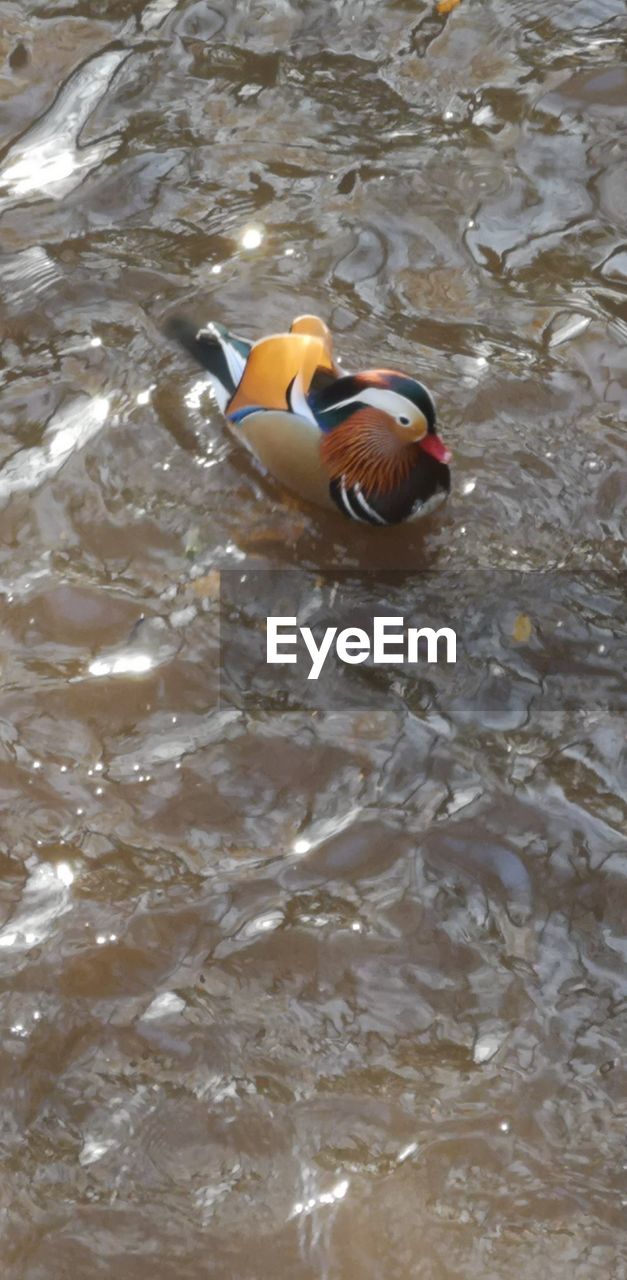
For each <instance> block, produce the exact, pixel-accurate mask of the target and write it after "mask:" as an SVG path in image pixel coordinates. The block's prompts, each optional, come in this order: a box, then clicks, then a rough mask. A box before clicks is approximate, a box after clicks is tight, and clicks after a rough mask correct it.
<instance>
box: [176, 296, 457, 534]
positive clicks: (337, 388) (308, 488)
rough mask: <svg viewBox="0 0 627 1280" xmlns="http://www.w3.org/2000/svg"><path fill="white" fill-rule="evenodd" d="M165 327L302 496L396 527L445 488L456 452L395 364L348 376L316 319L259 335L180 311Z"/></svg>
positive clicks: (266, 463) (230, 415) (422, 393)
mask: <svg viewBox="0 0 627 1280" xmlns="http://www.w3.org/2000/svg"><path fill="white" fill-rule="evenodd" d="M166 332H167V333H168V334H169V336H170V337H173V338H175V339H176V340H177V341H178V342H179V343H181V344H182V346H183V347H184V348H185V350H186V351H187V352H188V353H189V354H190V355H191V356H193V357H194V359H195V360H196V361H197V362H198V363H199V364H200V365H202V367H203V368H204V369H206V370H207V372H208V374H209V378H210V381H211V383H212V386H213V390H214V392H215V396H216V399H217V402H218V405H219V407H220V409H221V411H222V413H223V414H224V416H225V417H226V420H227V422H228V423H229V425H230V426H231V427H232V429H233V431H234V433H235V435H236V436H237V437H238V438H240V439H241V440H243V441H244V443H245V444H246V445H247V446H248V448H249V449H250V450H251V451H252V453H253V454H255V456H256V457H257V459H258V460H259V462H260V463H261V464H262V466H263V467H264V468H265V469H266V471H268V472H270V473H271V474H272V475H274V476H276V477H277V479H278V480H279V481H280V482H281V483H282V484H283V485H285V487H286V488H287V489H290V490H292V492H294V493H296V494H298V495H299V496H300V497H301V498H305V499H307V500H308V501H310V502H314V503H317V504H318V505H320V506H326V507H333V506H335V507H338V508H339V510H340V511H341V512H342V513H343V514H344V515H345V516H350V517H351V519H353V520H359V521H362V522H363V523H366V524H370V525H390V524H399V523H400V522H401V521H403V520H407V519H409V518H410V517H411V516H414V515H417V514H418V513H419V512H420V510H421V509H422V508H424V506H425V504H426V503H427V502H428V501H429V499H431V498H433V497H435V495H436V494H440V495H444V494H446V493H447V492H448V490H449V488H450V472H449V469H448V466H447V463H448V462H449V460H450V456H451V455H450V452H449V450H448V449H447V447H446V445H445V444H444V442H443V441H442V440H441V438H440V436H439V435H438V434H437V432H436V429H435V406H434V404H433V400H432V398H431V395H430V393H429V392H428V391H427V388H426V387H424V386H423V385H422V383H421V382H418V381H417V380H416V379H415V378H410V377H408V376H407V375H406V374H404V373H398V372H396V371H395V370H391V369H372V370H367V371H366V372H365V373H345V372H344V371H343V370H342V369H341V368H340V367H339V366H338V365H337V364H336V361H335V359H334V356H333V348H332V341H331V335H330V333H329V330H328V329H327V326H326V325H325V324H324V322H323V321H322V320H319V319H318V317H317V316H299V317H298V318H297V319H296V320H294V322H293V324H292V326H291V329H290V331H289V333H280V334H273V335H272V336H271V337H268V338H261V339H260V340H259V341H258V342H248V341H246V340H245V339H244V338H240V337H237V336H236V335H235V334H232V333H229V332H228V330H227V329H225V328H224V327H223V325H220V324H216V323H212V324H209V325H207V326H206V327H203V328H198V326H197V325H195V324H193V323H191V322H190V321H189V320H186V319H184V318H182V317H175V318H173V319H171V320H170V321H169V323H168V325H167V329H166Z"/></svg>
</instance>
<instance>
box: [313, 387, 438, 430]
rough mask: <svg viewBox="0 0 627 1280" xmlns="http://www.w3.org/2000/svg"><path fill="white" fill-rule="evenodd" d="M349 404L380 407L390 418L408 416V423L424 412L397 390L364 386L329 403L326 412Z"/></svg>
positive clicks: (422, 415) (331, 411) (422, 416)
mask: <svg viewBox="0 0 627 1280" xmlns="http://www.w3.org/2000/svg"><path fill="white" fill-rule="evenodd" d="M428 394H429V393H428V392H427V395H428ZM429 400H431V396H429ZM431 403H433V402H432V401H431ZM349 404H367V405H371V406H372V408H373V409H381V410H382V411H383V412H384V413H389V415H390V417H392V418H397V419H398V418H401V417H404V418H409V421H410V423H412V422H415V421H416V418H417V417H420V418H424V414H423V413H422V412H421V410H420V409H419V408H418V407H417V405H415V404H414V402H413V400H409V399H408V398H407V396H401V395H399V393H398V391H389V390H388V389H387V388H385V387H366V388H365V389H364V390H363V391H360V392H358V394H357V395H354V396H349V398H348V400H340V401H338V403H337V404H333V405H330V406H329V408H328V410H326V412H327V413H333V412H334V410H335V409H344V408H345V407H346V406H347V405H349Z"/></svg>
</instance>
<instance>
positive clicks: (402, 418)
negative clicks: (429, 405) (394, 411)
mask: <svg viewBox="0 0 627 1280" xmlns="http://www.w3.org/2000/svg"><path fill="white" fill-rule="evenodd" d="M409 421H410V420H409V418H406V417H405V414H404V413H401V415H400V417H399V422H400V424H401V426H402V427H408V426H409Z"/></svg>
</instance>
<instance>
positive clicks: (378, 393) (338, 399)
mask: <svg viewBox="0 0 627 1280" xmlns="http://www.w3.org/2000/svg"><path fill="white" fill-rule="evenodd" d="M312 408H313V411H314V413H315V415H316V418H317V420H318V423H319V424H320V426H321V428H322V430H323V432H324V440H323V443H322V454H323V458H324V460H325V462H326V464H327V466H328V468H329V470H330V472H331V474H332V475H333V476H334V477H339V476H342V477H343V478H344V480H345V482H346V484H348V485H359V486H360V488H361V489H363V490H364V492H372V491H377V492H379V493H389V492H390V491H392V490H393V489H394V488H395V487H397V486H398V485H400V484H402V482H403V481H404V480H405V479H406V477H407V475H408V474H409V472H410V471H411V470H412V469H413V468H414V467H416V466H417V465H419V464H420V460H421V458H422V460H423V461H425V462H426V458H425V455H427V456H428V457H429V458H430V459H433V460H434V461H435V462H436V463H439V464H440V466H442V467H445V468H446V470H447V472H448V468H447V467H446V464H447V463H448V462H449V461H450V457H451V453H450V450H449V449H448V448H447V446H446V445H445V444H444V441H443V440H442V439H441V438H440V436H439V435H438V434H437V431H436V415H435V405H434V403H433V400H432V398H431V395H430V393H429V391H428V390H427V388H426V387H425V386H423V384H422V383H421V382H418V381H417V379H416V378H410V377H408V376H407V375H406V374H403V373H397V372H396V371H395V370H392V369H373V370H368V371H367V372H365V373H358V374H350V375H348V376H346V377H343V378H338V379H337V380H336V381H335V382H333V383H332V384H331V385H330V386H327V387H325V388H324V389H323V390H322V391H321V392H320V393H319V394H318V395H317V396H315V397H314V398H312ZM427 465H428V464H427Z"/></svg>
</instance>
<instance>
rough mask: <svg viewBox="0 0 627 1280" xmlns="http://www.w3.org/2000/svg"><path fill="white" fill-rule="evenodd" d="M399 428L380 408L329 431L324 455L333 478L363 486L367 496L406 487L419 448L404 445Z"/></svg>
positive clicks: (365, 411) (363, 411) (360, 412)
mask: <svg viewBox="0 0 627 1280" xmlns="http://www.w3.org/2000/svg"><path fill="white" fill-rule="evenodd" d="M395 425H396V424H395V423H394V420H393V418H391V417H390V416H389V415H388V414H386V413H382V411H381V410H380V409H359V410H358V411H357V412H356V413H353V414H351V417H350V418H349V419H348V420H347V421H346V422H344V423H342V426H341V427H336V428H335V429H334V430H333V431H329V433H328V434H327V435H325V436H324V438H323V440H322V444H321V452H322V458H323V461H324V463H325V466H326V467H327V469H328V471H329V475H330V476H331V479H332V480H339V479H340V477H341V476H343V477H344V481H345V483H346V485H347V487H348V488H350V487H351V486H353V485H359V486H360V487H361V489H362V490H363V491H364V493H390V492H392V491H393V490H394V489H396V488H397V487H398V485H400V484H402V482H403V480H405V479H406V477H407V476H408V475H409V472H410V471H411V469H412V466H414V465H415V462H416V450H417V448H418V446H417V445H413V444H403V443H401V441H400V440H399V439H398V436H397V435H396V431H395V429H394V428H395Z"/></svg>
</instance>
